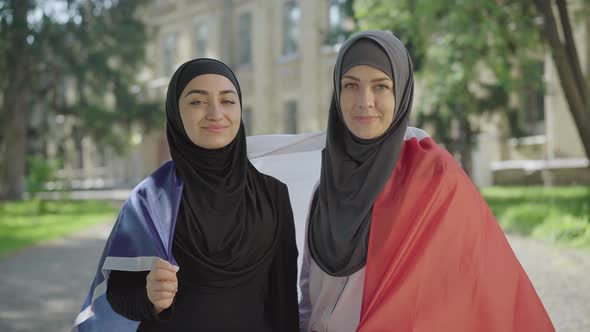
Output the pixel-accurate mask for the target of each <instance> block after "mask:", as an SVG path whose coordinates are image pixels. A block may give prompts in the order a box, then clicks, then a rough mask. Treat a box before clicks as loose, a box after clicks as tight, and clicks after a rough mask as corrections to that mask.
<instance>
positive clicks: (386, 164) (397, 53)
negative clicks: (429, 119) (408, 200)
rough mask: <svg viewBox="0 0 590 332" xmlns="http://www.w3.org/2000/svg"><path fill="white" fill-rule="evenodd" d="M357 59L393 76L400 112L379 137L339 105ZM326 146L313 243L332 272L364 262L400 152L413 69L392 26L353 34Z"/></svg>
mask: <svg viewBox="0 0 590 332" xmlns="http://www.w3.org/2000/svg"><path fill="white" fill-rule="evenodd" d="M356 65H370V66H373V67H375V68H377V69H379V70H381V71H383V72H384V73H385V74H387V75H388V76H389V77H391V78H392V79H393V81H394V94H395V110H394V111H395V113H394V118H393V121H392V123H391V125H390V126H389V128H388V129H387V131H386V132H385V133H384V134H383V135H381V136H379V137H377V138H374V139H370V140H364V139H360V138H358V137H356V136H354V135H353V134H352V133H351V132H350V130H349V129H348V128H347V126H346V124H345V122H344V119H343V116H342V111H341V107H340V102H339V99H340V98H339V96H340V80H341V78H342V75H343V74H345V72H346V71H347V70H348V69H350V68H352V67H353V66H356ZM333 79H334V93H333V95H332V102H331V105H330V110H329V115H328V116H329V118H328V131H327V137H326V148H325V149H324V150H323V151H322V168H321V175H320V184H319V187H318V190H317V192H316V193H315V196H314V200H313V202H312V210H311V211H310V221H309V227H308V239H309V241H308V247H309V250H310V254H311V256H312V258H313V259H314V261H315V262H316V264H317V265H318V266H319V267H320V268H321V269H322V270H323V271H324V272H326V273H327V274H329V275H331V276H337V277H340V276H347V275H351V274H353V273H354V272H356V271H358V270H360V269H361V268H363V267H364V266H365V264H366V259H367V246H368V240H369V230H370V226H371V216H372V208H373V204H374V202H375V200H376V198H377V196H378V195H379V194H380V193H381V191H382V190H383V188H384V186H385V184H386V183H387V181H388V180H389V178H390V177H391V174H392V172H393V170H394V169H395V166H396V163H397V160H398V158H399V154H400V150H401V147H402V143H403V140H404V135H405V132H406V128H407V126H408V119H409V116H410V111H411V109H412V100H413V94H414V73H413V67H412V61H411V58H410V55H409V53H408V51H407V49H406V47H405V46H404V44H403V43H402V42H401V41H400V40H399V39H398V38H397V37H395V36H394V35H393V34H392V33H390V32H387V31H373V30H372V31H364V32H360V33H357V34H355V35H354V36H352V37H351V38H350V39H348V40H347V41H346V42H345V43H344V45H343V46H342V48H341V49H340V51H339V53H338V57H337V60H336V65H335V68H334V77H333Z"/></svg>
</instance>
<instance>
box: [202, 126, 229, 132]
mask: <svg viewBox="0 0 590 332" xmlns="http://www.w3.org/2000/svg"><path fill="white" fill-rule="evenodd" d="M228 127H229V126H217V125H216V126H207V127H203V129H205V130H207V131H209V132H212V133H221V132H223V131H224V130H226V129H227V128H228Z"/></svg>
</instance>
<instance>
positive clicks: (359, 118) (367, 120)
mask: <svg viewBox="0 0 590 332" xmlns="http://www.w3.org/2000/svg"><path fill="white" fill-rule="evenodd" d="M378 118H379V117H377V116H369V115H364V116H355V117H354V121H356V122H359V123H362V124H369V123H372V122H373V121H375V120H377V119H378Z"/></svg>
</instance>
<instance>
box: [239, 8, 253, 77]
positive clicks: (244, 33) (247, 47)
mask: <svg viewBox="0 0 590 332" xmlns="http://www.w3.org/2000/svg"><path fill="white" fill-rule="evenodd" d="M239 27H240V32H239V36H240V39H239V50H240V61H239V63H240V64H241V65H245V64H249V63H251V62H252V15H251V14H250V13H245V14H242V15H240V19H239Z"/></svg>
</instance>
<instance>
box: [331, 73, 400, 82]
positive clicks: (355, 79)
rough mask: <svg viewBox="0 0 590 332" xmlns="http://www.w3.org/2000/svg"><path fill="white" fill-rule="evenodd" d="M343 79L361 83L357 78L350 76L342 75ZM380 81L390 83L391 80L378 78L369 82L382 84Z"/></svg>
mask: <svg viewBox="0 0 590 332" xmlns="http://www.w3.org/2000/svg"><path fill="white" fill-rule="evenodd" d="M345 78H348V79H351V80H353V81H355V82H360V81H361V80H360V79H359V78H357V77H354V76H350V75H344V76H342V79H345ZM382 81H392V80H391V79H390V78H389V77H380V78H375V79H372V80H371V82H382ZM392 82H393V81H392Z"/></svg>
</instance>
